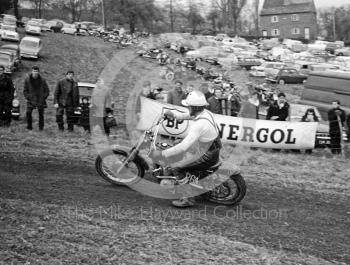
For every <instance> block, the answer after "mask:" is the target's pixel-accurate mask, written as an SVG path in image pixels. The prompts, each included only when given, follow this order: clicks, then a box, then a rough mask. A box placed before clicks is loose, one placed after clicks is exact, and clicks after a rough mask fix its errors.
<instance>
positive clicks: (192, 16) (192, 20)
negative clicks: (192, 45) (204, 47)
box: [187, 0, 205, 34]
mask: <svg viewBox="0 0 350 265" xmlns="http://www.w3.org/2000/svg"><path fill="white" fill-rule="evenodd" d="M189 8H190V9H189V12H188V16H187V19H188V22H189V24H190V26H191V28H192V34H195V33H196V31H197V27H198V26H199V25H201V24H202V23H204V22H205V20H204V18H203V17H202V15H201V14H200V12H199V10H198V7H197V6H196V5H195V4H193V3H192V1H191V0H189Z"/></svg>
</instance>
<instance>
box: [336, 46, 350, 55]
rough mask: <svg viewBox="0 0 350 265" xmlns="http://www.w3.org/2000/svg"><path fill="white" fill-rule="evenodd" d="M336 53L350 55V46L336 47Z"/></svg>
mask: <svg viewBox="0 0 350 265" xmlns="http://www.w3.org/2000/svg"><path fill="white" fill-rule="evenodd" d="M334 54H335V55H336V56H350V48H348V47H344V48H341V49H336V50H335V51H334Z"/></svg>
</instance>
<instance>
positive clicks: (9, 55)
mask: <svg viewBox="0 0 350 265" xmlns="http://www.w3.org/2000/svg"><path fill="white" fill-rule="evenodd" d="M0 20H1V24H0V37H1V40H2V41H11V42H12V43H3V44H2V45H1V46H0V65H2V66H4V67H5V72H6V73H7V74H12V73H13V72H14V71H17V70H18V69H19V67H20V65H21V60H22V58H33V59H37V58H39V53H40V50H41V49H42V41H41V39H40V38H37V37H34V36H25V37H23V38H22V39H21V38H20V35H19V33H18V21H17V19H16V17H14V16H12V15H7V14H3V15H1V16H0ZM37 25H38V22H37V21H35V20H29V21H27V23H26V24H25V25H23V26H24V27H25V32H26V33H27V34H31V35H39V34H41V28H39V27H37ZM14 42H17V43H14ZM18 43H19V44H18Z"/></svg>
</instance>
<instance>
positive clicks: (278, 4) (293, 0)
mask: <svg viewBox="0 0 350 265" xmlns="http://www.w3.org/2000/svg"><path fill="white" fill-rule="evenodd" d="M296 13H316V7H315V3H314V1H313V0H265V2H264V6H263V8H262V10H261V13H260V15H261V16H266V15H280V14H296Z"/></svg>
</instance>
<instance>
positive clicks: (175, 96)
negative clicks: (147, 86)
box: [167, 80, 186, 106]
mask: <svg viewBox="0 0 350 265" xmlns="http://www.w3.org/2000/svg"><path fill="white" fill-rule="evenodd" d="M182 85H183V83H182V81H180V80H176V81H175V88H174V89H172V90H170V91H169V92H168V98H167V102H168V103H169V104H173V105H177V106H182V103H181V101H182V100H183V99H186V93H185V92H184V91H183V89H182Z"/></svg>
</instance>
